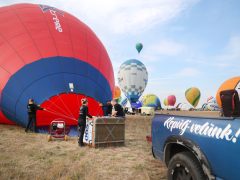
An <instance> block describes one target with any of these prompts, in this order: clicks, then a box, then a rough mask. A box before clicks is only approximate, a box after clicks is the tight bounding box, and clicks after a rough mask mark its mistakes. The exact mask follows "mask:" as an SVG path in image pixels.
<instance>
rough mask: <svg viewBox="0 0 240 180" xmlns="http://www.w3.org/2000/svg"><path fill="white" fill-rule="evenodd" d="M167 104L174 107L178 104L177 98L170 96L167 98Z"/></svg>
mask: <svg viewBox="0 0 240 180" xmlns="http://www.w3.org/2000/svg"><path fill="white" fill-rule="evenodd" d="M167 102H168V105H169V106H174V105H175V103H176V96H174V95H170V96H168V97H167Z"/></svg>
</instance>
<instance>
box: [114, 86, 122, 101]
mask: <svg viewBox="0 0 240 180" xmlns="http://www.w3.org/2000/svg"><path fill="white" fill-rule="evenodd" d="M120 97H121V90H120V88H119V87H118V86H115V87H114V95H113V99H118V98H120Z"/></svg>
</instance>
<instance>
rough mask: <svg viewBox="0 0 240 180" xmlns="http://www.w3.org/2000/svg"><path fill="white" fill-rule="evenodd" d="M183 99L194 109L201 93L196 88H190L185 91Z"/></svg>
mask: <svg viewBox="0 0 240 180" xmlns="http://www.w3.org/2000/svg"><path fill="white" fill-rule="evenodd" d="M185 97H186V99H187V101H188V102H189V103H190V104H191V105H192V106H193V107H196V106H197V105H198V102H199V100H200V97H201V92H200V90H199V89H198V88H196V87H192V88H189V89H187V90H186V91H185Z"/></svg>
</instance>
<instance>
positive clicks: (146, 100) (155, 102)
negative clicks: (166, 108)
mask: <svg viewBox="0 0 240 180" xmlns="http://www.w3.org/2000/svg"><path fill="white" fill-rule="evenodd" d="M140 101H141V103H142V107H154V109H161V108H162V107H161V102H160V100H159V98H158V97H157V96H156V95H155V94H146V95H144V96H142V97H141V100H140Z"/></svg>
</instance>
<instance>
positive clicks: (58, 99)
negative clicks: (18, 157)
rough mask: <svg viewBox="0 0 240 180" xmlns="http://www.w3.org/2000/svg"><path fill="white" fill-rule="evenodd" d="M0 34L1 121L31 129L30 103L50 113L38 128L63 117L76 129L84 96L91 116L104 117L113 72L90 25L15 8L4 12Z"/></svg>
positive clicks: (51, 11) (56, 13)
mask: <svg viewBox="0 0 240 180" xmlns="http://www.w3.org/2000/svg"><path fill="white" fill-rule="evenodd" d="M0 34H1V36H0V44H1V45H0V51H1V53H0V97H1V99H0V107H1V116H4V117H6V118H7V119H9V120H11V121H13V122H15V123H17V124H19V125H22V126H26V124H27V108H26V105H27V102H28V99H29V98H33V99H34V100H35V101H36V102H37V103H38V104H41V106H42V107H44V108H46V109H47V110H48V111H39V112H38V113H37V126H42V125H49V123H50V122H51V121H52V120H54V119H58V118H60V119H64V120H65V121H66V123H67V124H68V125H76V124H77V120H76V119H77V117H78V113H79V107H80V105H81V98H85V97H86V98H88V101H89V111H90V113H92V115H101V114H102V110H101V108H100V107H99V104H98V102H101V103H105V102H106V101H107V100H110V99H111V98H112V92H114V74H113V68H112V64H111V61H110V59H109V56H108V54H107V52H106V50H105V48H104V46H103V44H102V43H101V41H100V40H99V39H98V38H97V36H96V35H95V33H94V32H93V31H92V30H91V29H90V28H89V27H88V26H87V25H85V24H84V23H83V22H81V21H80V20H78V19H77V18H76V17H74V16H72V15H70V14H69V13H67V12H64V11H62V10H59V9H57V8H54V7H50V6H46V5H37V4H16V5H11V6H6V7H1V8H0ZM0 121H1V122H3V119H2V118H1V120H0Z"/></svg>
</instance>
